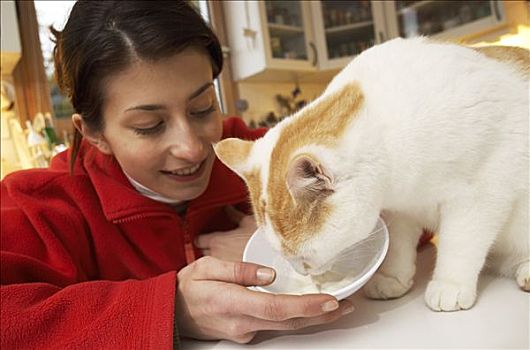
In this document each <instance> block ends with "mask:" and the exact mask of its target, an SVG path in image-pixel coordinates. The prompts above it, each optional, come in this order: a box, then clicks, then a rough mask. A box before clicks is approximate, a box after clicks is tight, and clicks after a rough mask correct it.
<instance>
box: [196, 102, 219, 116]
mask: <svg viewBox="0 0 530 350" xmlns="http://www.w3.org/2000/svg"><path fill="white" fill-rule="evenodd" d="M214 111H215V104H212V105H211V106H210V107H208V108H207V109H204V110H200V111H192V112H190V115H191V116H193V117H198V118H204V117H207V116H208V115H210V114H211V113H212V112H214Z"/></svg>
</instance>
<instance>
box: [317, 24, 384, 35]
mask: <svg viewBox="0 0 530 350" xmlns="http://www.w3.org/2000/svg"><path fill="white" fill-rule="evenodd" d="M373 24H374V22H373V21H363V22H357V23H352V24H346V25H342V26H337V27H331V28H327V29H325V32H326V33H327V34H331V33H339V32H345V31H348V30H353V29H358V28H363V27H367V26H370V25H373Z"/></svg>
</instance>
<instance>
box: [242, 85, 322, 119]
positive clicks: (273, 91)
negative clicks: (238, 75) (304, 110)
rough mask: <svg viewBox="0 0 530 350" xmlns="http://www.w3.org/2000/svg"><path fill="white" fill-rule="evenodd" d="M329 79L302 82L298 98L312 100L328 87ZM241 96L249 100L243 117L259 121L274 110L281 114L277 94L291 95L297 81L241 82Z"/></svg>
mask: <svg viewBox="0 0 530 350" xmlns="http://www.w3.org/2000/svg"><path fill="white" fill-rule="evenodd" d="M327 83H328V81H323V82H322V83H301V84H299V87H300V90H301V91H302V92H301V94H300V95H299V96H298V97H297V101H298V100H307V101H308V102H309V101H312V100H314V99H315V98H316V97H318V96H319V95H320V94H321V93H322V92H323V91H324V89H325V88H326V86H327ZM238 88H239V96H240V98H241V99H244V100H247V102H248V110H247V111H245V112H243V113H241V116H242V117H243V119H244V120H245V121H246V122H247V123H249V122H250V121H251V120H254V122H256V123H257V122H259V121H261V120H263V119H264V118H265V116H266V115H267V114H268V113H269V112H271V111H273V112H274V113H275V114H276V115H277V116H280V108H279V106H278V104H277V102H276V98H275V96H276V95H277V94H281V95H284V96H291V91H293V90H294V88H295V83H294V82H293V83H274V82H270V83H250V82H240V83H239V84H238Z"/></svg>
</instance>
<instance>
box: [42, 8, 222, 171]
mask: <svg viewBox="0 0 530 350" xmlns="http://www.w3.org/2000/svg"><path fill="white" fill-rule="evenodd" d="M51 30H52V34H53V36H54V37H55V48H54V59H55V73H56V78H57V82H58V84H59V87H60V88H61V90H62V91H63V93H64V94H65V95H66V96H68V98H69V99H70V101H71V103H72V105H73V107H74V110H75V112H76V113H79V114H80V115H81V117H82V118H83V122H84V123H85V125H86V126H87V128H88V129H89V130H90V131H101V130H102V129H103V127H104V119H103V116H102V106H103V102H104V94H103V84H104V82H105V79H106V78H108V77H109V76H111V75H113V74H117V73H119V72H120V71H123V70H124V69H126V68H127V67H128V66H129V65H130V64H131V63H132V62H133V61H135V60H138V59H140V60H145V61H156V60H159V59H162V58H166V57H169V56H172V55H174V54H176V53H178V52H180V51H182V50H183V49H185V48H186V47H189V46H194V47H199V48H202V49H204V50H205V51H206V52H207V53H208V54H209V56H210V58H211V60H210V61H211V63H212V68H213V78H215V77H217V75H218V74H219V73H220V71H221V68H222V66H223V55H222V51H221V46H220V44H219V40H218V39H217V37H216V35H215V34H214V33H213V31H212V30H211V29H210V27H209V26H208V25H207V24H206V23H205V21H204V20H203V18H202V17H201V15H200V14H199V13H198V11H197V9H196V8H195V7H194V6H193V5H191V4H190V3H189V2H188V1H175V0H173V1H92V0H80V1H78V2H76V3H75V5H74V6H73V8H72V11H71V13H70V16H69V18H68V21H67V22H66V25H65V27H64V29H63V30H62V31H57V30H55V29H53V28H52V29H51ZM81 138H82V135H81V134H80V133H79V131H77V130H75V134H74V141H73V145H72V150H71V156H70V171H71V172H73V168H74V164H75V159H76V157H77V154H78V152H79V148H80V145H81Z"/></svg>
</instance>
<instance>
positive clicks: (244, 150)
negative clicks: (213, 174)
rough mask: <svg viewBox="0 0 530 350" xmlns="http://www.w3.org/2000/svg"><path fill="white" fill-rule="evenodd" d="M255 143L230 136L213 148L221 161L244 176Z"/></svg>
mask: <svg viewBox="0 0 530 350" xmlns="http://www.w3.org/2000/svg"><path fill="white" fill-rule="evenodd" d="M253 145H254V141H245V140H241V139H236V138H228V139H224V140H221V141H219V142H217V143H216V144H214V145H213V149H214V151H215V154H217V158H219V160H221V162H223V163H224V164H225V165H226V166H227V167H229V168H230V169H232V170H233V171H234V172H236V173H237V174H238V175H239V176H241V177H243V175H242V174H243V172H244V170H245V166H246V165H247V164H248V157H249V155H250V151H251V150H252V146H253Z"/></svg>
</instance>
